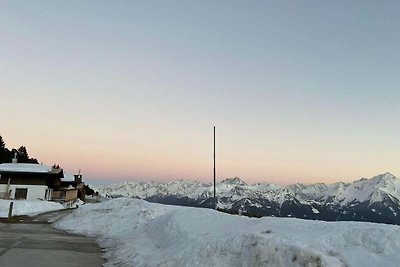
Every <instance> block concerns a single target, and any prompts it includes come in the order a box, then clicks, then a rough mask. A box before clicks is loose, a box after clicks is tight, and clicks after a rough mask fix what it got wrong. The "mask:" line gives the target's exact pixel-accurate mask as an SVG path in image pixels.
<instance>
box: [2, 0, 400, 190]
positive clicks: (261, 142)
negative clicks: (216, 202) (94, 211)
mask: <svg viewBox="0 0 400 267" xmlns="http://www.w3.org/2000/svg"><path fill="white" fill-rule="evenodd" d="M399 10H400V3H399V2H398V1H384V2H383V1H307V2H299V1H208V0H205V1H194V0H187V1H183V0H182V1H161V0H160V1H1V0H0V99H1V105H0V112H1V113H0V122H1V123H0V125H1V128H0V135H1V136H3V138H4V139H5V141H6V143H7V147H18V146H20V145H25V146H26V147H27V148H28V152H29V154H30V156H32V157H36V158H38V159H39V160H40V161H42V162H43V163H45V164H49V165H51V164H53V163H58V164H60V165H61V166H62V167H64V169H66V170H67V171H70V172H76V171H77V170H78V169H82V172H83V174H84V175H85V178H86V179H87V180H88V181H89V182H90V183H110V182H119V181H123V180H139V181H144V180H150V179H154V180H172V179H177V178H183V179H191V180H194V179H197V180H201V181H211V180H212V173H213V170H212V137H213V136H212V126H213V125H214V124H215V125H216V126H217V176H218V179H219V180H221V179H224V178H227V177H234V176H238V177H241V178H242V179H243V180H245V181H247V182H271V183H277V184H291V183H297V182H303V183H311V182H328V183H331V182H336V181H340V180H341V181H353V180H355V179H358V178H360V177H371V176H374V175H376V174H379V173H384V172H386V171H389V172H391V173H393V174H395V175H400V164H399V163H400V142H399V137H400V135H399V133H400V124H399V116H398V115H399V111H400V107H399V100H400V90H399V89H400V75H399V71H400V63H399V62H400V49H399V47H400V16H398V11H399Z"/></svg>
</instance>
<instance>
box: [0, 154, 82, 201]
mask: <svg viewBox="0 0 400 267" xmlns="http://www.w3.org/2000/svg"><path fill="white" fill-rule="evenodd" d="M71 177H72V179H71ZM0 198H3V199H26V200H38V199H40V200H53V201H57V202H67V201H68V202H71V201H75V200H76V199H77V198H80V199H81V200H84V199H85V184H84V183H83V182H82V175H81V174H78V175H72V176H71V175H70V174H67V173H65V172H64V171H63V169H61V168H54V167H51V166H47V165H42V164H30V163H17V160H16V158H14V159H13V163H2V164H0Z"/></svg>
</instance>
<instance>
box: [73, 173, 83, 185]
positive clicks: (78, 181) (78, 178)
mask: <svg viewBox="0 0 400 267" xmlns="http://www.w3.org/2000/svg"><path fill="white" fill-rule="evenodd" d="M74 178H75V179H74V180H75V183H78V184H80V183H82V174H75V175H74Z"/></svg>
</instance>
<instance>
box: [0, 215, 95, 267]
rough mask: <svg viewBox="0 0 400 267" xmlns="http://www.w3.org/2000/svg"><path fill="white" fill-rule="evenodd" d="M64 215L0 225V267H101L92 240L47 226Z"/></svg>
mask: <svg viewBox="0 0 400 267" xmlns="http://www.w3.org/2000/svg"><path fill="white" fill-rule="evenodd" d="M67 212H68V211H67ZM65 213H66V211H62V212H55V213H48V214H43V215H40V216H38V217H35V218H28V219H26V220H24V221H20V222H18V223H0V266H1V267H25V266H26V267H50V266H51V267H58V266H60V267H64V266H70V267H80V266H82V267H83V266H85V267H89V266H90V267H92V266H93V267H96V266H102V265H103V260H102V258H101V250H100V248H99V246H98V245H97V244H96V242H95V240H94V239H92V238H87V237H83V236H80V235H74V234H69V233H66V232H63V231H59V230H55V229H53V228H51V225H50V222H53V221H54V220H56V219H58V218H59V217H61V216H63V215H64V214H65Z"/></svg>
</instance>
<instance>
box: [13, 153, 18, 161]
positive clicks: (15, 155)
mask: <svg viewBox="0 0 400 267" xmlns="http://www.w3.org/2000/svg"><path fill="white" fill-rule="evenodd" d="M12 163H18V159H17V152H15V153H14V158H13V159H12Z"/></svg>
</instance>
